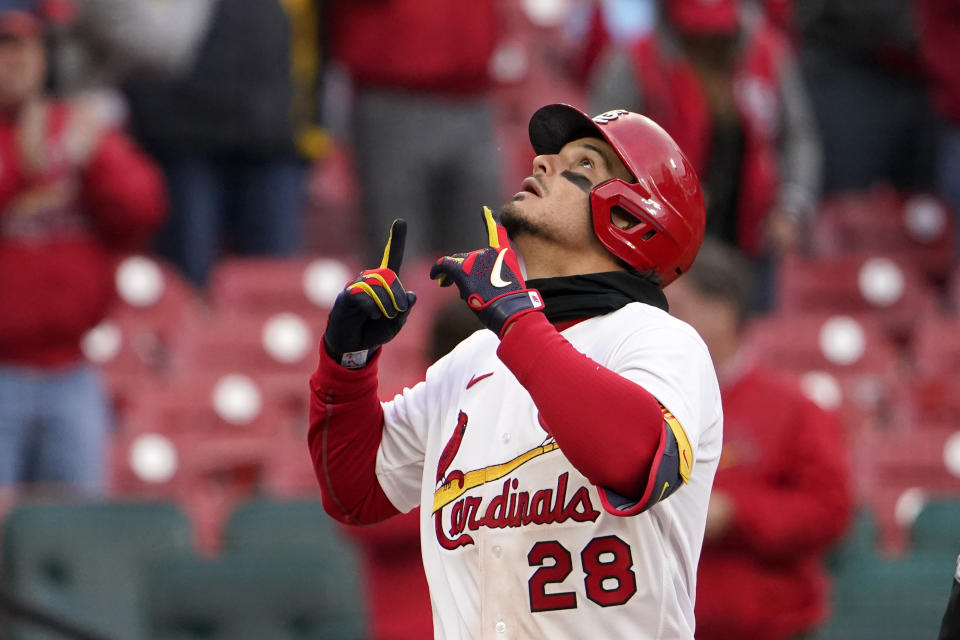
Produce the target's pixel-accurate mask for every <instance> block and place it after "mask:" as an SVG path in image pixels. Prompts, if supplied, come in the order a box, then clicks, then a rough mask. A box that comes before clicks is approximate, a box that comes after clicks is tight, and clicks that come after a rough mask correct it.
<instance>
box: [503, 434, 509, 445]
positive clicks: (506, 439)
mask: <svg viewBox="0 0 960 640" xmlns="http://www.w3.org/2000/svg"><path fill="white" fill-rule="evenodd" d="M508 442H510V434H509V433H505V434H503V444H507V443H508Z"/></svg>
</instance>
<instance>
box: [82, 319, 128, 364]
mask: <svg viewBox="0 0 960 640" xmlns="http://www.w3.org/2000/svg"><path fill="white" fill-rule="evenodd" d="M121 342H123V334H122V333H121V332H120V329H119V328H118V327H117V325H115V324H114V323H112V322H110V321H109V320H104V321H103V322H101V323H100V324H98V325H97V326H95V327H94V328H93V329H90V331H87V333H86V334H85V335H84V336H83V339H82V340H81V341H80V349H81V350H82V351H83V355H84V356H86V358H87V360H89V361H90V362H94V363H96V364H103V363H105V362H110V361H111V360H113V359H114V358H116V357H117V354H118V353H119V352H120V344H121Z"/></svg>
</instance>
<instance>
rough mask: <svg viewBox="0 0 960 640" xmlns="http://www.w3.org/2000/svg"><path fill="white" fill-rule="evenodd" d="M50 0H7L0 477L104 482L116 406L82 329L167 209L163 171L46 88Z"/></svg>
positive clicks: (92, 114) (0, 183)
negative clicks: (116, 262)
mask: <svg viewBox="0 0 960 640" xmlns="http://www.w3.org/2000/svg"><path fill="white" fill-rule="evenodd" d="M42 4H43V3H40V2H36V1H34V0H0V309H2V310H3V312H2V313H0V484H14V483H56V484H73V485H77V486H78V487H82V488H83V489H85V490H92V491H98V490H101V489H102V488H103V480H104V471H105V457H104V454H105V451H104V448H105V445H106V437H107V431H108V429H109V427H110V416H109V410H108V402H107V397H106V394H105V391H104V388H103V386H102V384H101V381H100V379H99V377H98V375H97V372H96V371H95V370H94V369H93V367H92V366H91V365H90V364H88V363H86V362H85V361H84V359H83V356H82V355H81V349H80V341H81V338H82V336H83V335H84V333H85V332H86V331H87V330H88V329H90V328H92V327H93V326H94V325H96V324H97V323H98V322H99V321H100V320H101V319H102V318H103V316H104V315H105V313H106V311H107V308H108V305H109V303H110V300H111V296H112V294H113V291H114V286H113V268H112V266H113V265H112V260H111V258H112V256H111V254H112V252H114V251H117V250H123V249H127V248H133V247H136V246H137V245H138V244H139V243H141V242H142V241H145V240H147V238H148V235H149V234H150V232H151V231H152V230H153V229H154V228H155V227H156V226H157V225H159V223H160V222H161V220H162V218H163V216H164V214H165V210H166V209H165V207H166V201H165V194H164V192H163V183H162V179H161V176H160V173H159V171H158V170H157V169H156V168H155V167H154V165H153V164H152V163H151V162H150V160H149V159H148V158H146V157H145V156H144V155H142V154H141V153H140V152H139V151H138V150H137V149H135V148H134V147H133V145H132V144H131V143H130V142H129V141H128V140H127V138H126V137H124V135H123V134H122V133H120V132H119V131H117V130H115V129H112V128H110V127H109V126H107V125H105V124H104V123H103V122H101V121H100V120H99V119H98V112H97V111H95V110H91V109H90V108H89V107H88V105H87V104H86V103H83V102H81V103H66V102H57V101H54V100H52V99H50V98H48V97H47V96H46V95H45V92H44V83H45V80H46V72H47V53H46V50H45V48H44V29H45V23H44V20H45V15H44V14H43V13H42V11H41V8H42V7H41V5H42Z"/></svg>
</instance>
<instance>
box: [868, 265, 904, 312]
mask: <svg viewBox="0 0 960 640" xmlns="http://www.w3.org/2000/svg"><path fill="white" fill-rule="evenodd" d="M857 284H858V286H859V287H860V294H861V295H862V296H863V297H864V298H865V299H866V300H867V302H869V303H870V304H872V305H874V306H877V307H889V306H890V305H892V304H894V303H895V302H897V301H898V300H900V298H902V297H903V289H904V281H903V271H901V270H900V267H898V266H897V265H896V264H895V263H894V262H893V261H892V260H890V259H889V258H870V259H869V260H867V261H866V262H864V263H863V265H862V266H861V267H860V273H859V274H858V276H857Z"/></svg>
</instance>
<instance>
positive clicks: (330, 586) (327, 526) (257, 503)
mask: <svg viewBox="0 0 960 640" xmlns="http://www.w3.org/2000/svg"><path fill="white" fill-rule="evenodd" d="M223 549H224V552H225V554H226V555H227V556H230V557H233V558H259V559H262V560H265V561H272V560H274V559H278V560H281V561H283V560H284V559H285V558H288V557H299V558H303V559H305V560H306V561H307V562H308V563H310V562H311V561H313V562H315V563H316V565H314V566H318V567H320V568H321V569H320V570H319V571H315V572H314V573H315V575H313V576H312V577H311V578H310V579H311V581H312V585H313V587H312V589H311V591H312V593H313V594H314V596H315V599H316V601H315V602H314V605H315V606H317V607H318V608H319V609H320V610H322V611H327V612H331V611H336V612H338V615H339V620H340V622H339V623H338V624H341V625H343V626H344V628H345V629H355V628H358V627H357V625H359V624H360V620H362V617H363V614H364V607H363V597H364V596H363V591H362V585H361V580H360V574H361V567H360V564H359V559H358V557H357V554H356V551H355V550H354V548H353V546H352V545H351V544H350V543H349V542H348V541H347V540H346V539H345V538H343V537H342V535H341V534H340V533H339V531H338V529H337V525H336V523H335V522H334V521H333V519H332V518H330V517H329V516H328V515H327V514H326V513H325V512H324V511H323V507H322V505H321V504H320V501H319V499H309V500H275V499H255V500H250V501H248V502H245V503H243V504H240V505H239V506H238V507H237V508H236V509H235V510H234V512H233V513H232V514H231V516H230V518H229V520H228V521H227V524H226V527H225V535H224V544H223ZM328 615H329V614H328ZM311 637H312V636H311ZM331 637H332V636H331Z"/></svg>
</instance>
